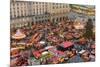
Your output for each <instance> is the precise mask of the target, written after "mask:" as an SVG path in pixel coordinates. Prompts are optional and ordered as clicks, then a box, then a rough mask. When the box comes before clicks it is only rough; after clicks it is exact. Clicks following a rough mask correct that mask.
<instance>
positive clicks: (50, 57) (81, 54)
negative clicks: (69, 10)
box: [11, 19, 95, 66]
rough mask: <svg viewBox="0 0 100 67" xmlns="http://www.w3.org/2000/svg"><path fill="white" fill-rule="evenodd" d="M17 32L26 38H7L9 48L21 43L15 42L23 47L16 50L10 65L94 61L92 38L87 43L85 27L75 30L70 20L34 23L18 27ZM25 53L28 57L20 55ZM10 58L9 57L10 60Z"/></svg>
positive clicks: (13, 32) (93, 41)
mask: <svg viewBox="0 0 100 67" xmlns="http://www.w3.org/2000/svg"><path fill="white" fill-rule="evenodd" d="M80 23H82V22H80ZM16 30H17V29H13V30H11V36H12V35H13V34H15V32H16ZM20 30H21V32H22V33H24V34H25V35H26V37H25V38H23V39H13V38H11V49H12V48H17V47H19V46H20V45H21V44H18V43H24V44H23V45H22V47H24V48H23V49H19V50H20V52H18V53H19V54H18V56H17V60H16V61H15V62H16V63H14V62H11V65H17V66H24V65H39V64H58V63H71V62H87V61H95V39H94V36H93V37H91V41H90V40H88V39H86V38H85V37H84V36H83V34H84V33H85V30H86V29H85V27H84V28H83V29H76V28H75V21H72V20H71V19H66V20H65V19H64V20H62V21H60V22H57V23H56V22H50V21H48V22H45V23H44V22H43V23H35V24H33V25H32V26H31V27H22V28H20ZM66 42H70V43H72V44H71V46H70V45H69V46H68V44H66V45H65V46H66V47H62V45H63V44H64V43H66ZM49 46H52V47H49ZM46 47H48V48H46ZM25 52H26V53H28V54H24V53H25ZM43 52H44V53H43ZM76 56H78V57H76ZM14 58H15V57H14ZM14 58H11V61H12V60H13V59H14ZM23 58H24V59H23ZM32 58H34V60H33V59H32ZM73 58H74V59H73ZM76 58H80V60H81V61H80V60H79V59H78V60H75V59H76ZM32 60H33V61H32ZM73 60H75V61H73ZM37 62H38V64H37ZM13 63H14V64H13Z"/></svg>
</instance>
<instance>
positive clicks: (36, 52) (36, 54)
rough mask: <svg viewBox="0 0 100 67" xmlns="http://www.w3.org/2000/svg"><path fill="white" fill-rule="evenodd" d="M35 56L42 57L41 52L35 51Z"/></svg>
mask: <svg viewBox="0 0 100 67" xmlns="http://www.w3.org/2000/svg"><path fill="white" fill-rule="evenodd" d="M33 55H34V56H35V57H36V58H39V57H40V56H41V54H40V52H39V51H34V52H33Z"/></svg>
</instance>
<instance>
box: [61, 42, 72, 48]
mask: <svg viewBox="0 0 100 67" xmlns="http://www.w3.org/2000/svg"><path fill="white" fill-rule="evenodd" d="M72 45H73V43H72V42H69V41H67V42H64V43H63V44H62V45H61V46H62V47H64V48H68V47H70V46H72Z"/></svg>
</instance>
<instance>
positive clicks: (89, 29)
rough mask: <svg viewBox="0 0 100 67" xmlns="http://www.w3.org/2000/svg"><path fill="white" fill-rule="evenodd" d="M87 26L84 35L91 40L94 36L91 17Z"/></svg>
mask: <svg viewBox="0 0 100 67" xmlns="http://www.w3.org/2000/svg"><path fill="white" fill-rule="evenodd" d="M85 28H86V31H85V33H84V35H83V36H84V37H85V38H86V39H88V40H91V38H92V36H93V22H92V20H91V19H88V21H87V23H86V26H85Z"/></svg>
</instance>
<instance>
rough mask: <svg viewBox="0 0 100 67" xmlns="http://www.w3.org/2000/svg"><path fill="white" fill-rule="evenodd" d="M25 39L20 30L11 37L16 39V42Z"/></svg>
mask: <svg viewBox="0 0 100 67" xmlns="http://www.w3.org/2000/svg"><path fill="white" fill-rule="evenodd" d="M25 37H26V35H25V34H24V33H22V32H21V30H20V29H18V30H17V31H16V33H15V34H14V35H12V38H13V39H17V40H20V39H23V38H25Z"/></svg>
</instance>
